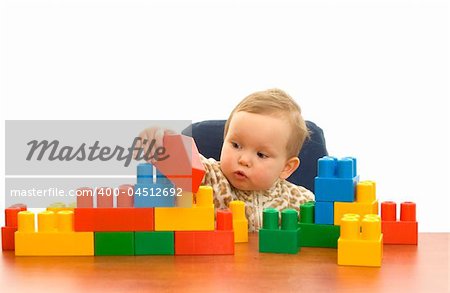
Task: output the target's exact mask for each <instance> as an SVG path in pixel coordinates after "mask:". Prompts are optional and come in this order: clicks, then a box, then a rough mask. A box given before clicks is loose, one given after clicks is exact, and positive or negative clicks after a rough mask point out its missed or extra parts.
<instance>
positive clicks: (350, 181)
mask: <svg viewBox="0 0 450 293" xmlns="http://www.w3.org/2000/svg"><path fill="white" fill-rule="evenodd" d="M358 182H359V176H355V177H353V178H322V177H316V178H315V181H314V193H315V196H316V201H330V202H334V201H343V202H354V201H355V194H356V192H355V190H356V184H357V183H358Z"/></svg>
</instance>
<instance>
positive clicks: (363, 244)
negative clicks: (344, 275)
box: [338, 214, 383, 267]
mask: <svg viewBox="0 0 450 293" xmlns="http://www.w3.org/2000/svg"><path fill="white" fill-rule="evenodd" d="M360 228H362V232H361V233H359V229H360ZM382 258H383V234H381V220H380V217H379V216H378V215H374V214H370V215H366V216H365V217H364V218H363V220H362V221H361V222H359V219H358V218H357V217H355V216H354V215H349V214H346V215H344V216H343V218H342V224H341V237H339V239H338V265H348V266H371V267H380V266H381V260H382Z"/></svg>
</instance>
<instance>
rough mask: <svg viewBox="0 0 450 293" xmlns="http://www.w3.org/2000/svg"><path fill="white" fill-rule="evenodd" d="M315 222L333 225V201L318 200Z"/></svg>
mask: <svg viewBox="0 0 450 293" xmlns="http://www.w3.org/2000/svg"><path fill="white" fill-rule="evenodd" d="M314 223H316V224H324V225H333V223H334V203H333V202H331V201H316V204H315V211H314Z"/></svg>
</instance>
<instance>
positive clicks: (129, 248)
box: [94, 232, 134, 255]
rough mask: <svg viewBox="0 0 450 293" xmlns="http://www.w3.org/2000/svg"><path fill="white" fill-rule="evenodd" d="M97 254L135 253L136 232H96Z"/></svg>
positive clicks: (95, 244) (95, 250)
mask: <svg viewBox="0 0 450 293" xmlns="http://www.w3.org/2000/svg"><path fill="white" fill-rule="evenodd" d="M94 253H95V255H134V232H94Z"/></svg>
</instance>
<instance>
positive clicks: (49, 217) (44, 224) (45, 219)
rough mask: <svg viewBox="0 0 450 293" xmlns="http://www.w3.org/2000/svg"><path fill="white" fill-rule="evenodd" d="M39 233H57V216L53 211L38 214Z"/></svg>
mask: <svg viewBox="0 0 450 293" xmlns="http://www.w3.org/2000/svg"><path fill="white" fill-rule="evenodd" d="M38 232H56V215H55V213H54V212H53V211H43V212H40V213H38Z"/></svg>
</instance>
